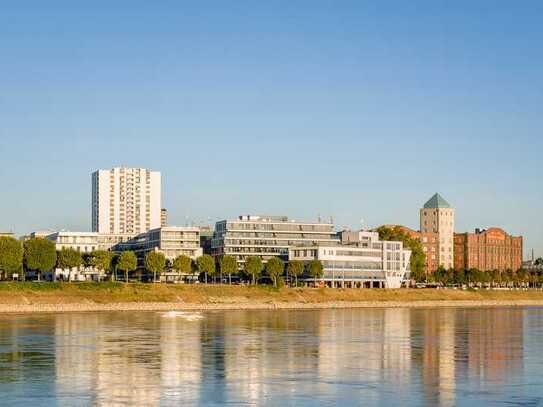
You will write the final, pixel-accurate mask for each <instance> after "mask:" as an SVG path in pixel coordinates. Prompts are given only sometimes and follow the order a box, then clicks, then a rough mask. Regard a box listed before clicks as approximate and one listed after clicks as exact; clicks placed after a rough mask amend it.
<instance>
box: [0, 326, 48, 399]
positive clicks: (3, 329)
mask: <svg viewBox="0 0 543 407" xmlns="http://www.w3.org/2000/svg"><path fill="white" fill-rule="evenodd" d="M48 321H50V317H49V316H38V317H21V316H14V317H6V318H4V319H2V320H1V321H0V383H20V386H21V389H22V391H23V392H24V386H25V383H26V382H30V381H40V380H41V379H42V378H43V379H46V378H48V377H51V375H54V355H52V354H51V352H50V348H51V347H52V345H53V344H54V340H55V338H54V331H53V328H52V326H51V325H50V324H49V323H47V322H48ZM44 322H45V323H44Z"/></svg>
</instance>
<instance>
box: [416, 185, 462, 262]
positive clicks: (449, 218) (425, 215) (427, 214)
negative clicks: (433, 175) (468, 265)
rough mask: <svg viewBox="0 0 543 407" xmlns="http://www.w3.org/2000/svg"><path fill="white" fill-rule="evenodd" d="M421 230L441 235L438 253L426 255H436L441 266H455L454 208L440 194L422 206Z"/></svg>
mask: <svg viewBox="0 0 543 407" xmlns="http://www.w3.org/2000/svg"><path fill="white" fill-rule="evenodd" d="M420 231H421V232H423V233H437V234H438V235H439V245H438V253H426V255H427V256H436V260H438V263H439V265H440V266H443V267H445V268H447V269H449V268H453V267H454V208H453V207H452V206H451V205H450V204H449V203H448V202H447V201H446V200H445V198H443V197H442V196H441V195H440V194H438V193H436V194H434V195H433V196H432V197H431V198H430V199H429V200H428V201H427V202H426V203H425V204H424V206H423V207H422V208H421V210H420Z"/></svg>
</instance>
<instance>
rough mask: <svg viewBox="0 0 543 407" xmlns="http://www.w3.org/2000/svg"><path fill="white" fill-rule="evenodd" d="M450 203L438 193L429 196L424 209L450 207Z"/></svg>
mask: <svg viewBox="0 0 543 407" xmlns="http://www.w3.org/2000/svg"><path fill="white" fill-rule="evenodd" d="M450 207H451V205H450V204H449V203H448V202H447V201H446V200H445V199H444V198H443V197H442V196H441V195H439V194H438V193H436V194H435V195H434V196H433V197H431V198H430V199H429V200H428V202H426V203H425V204H424V208H425V209H434V208H450Z"/></svg>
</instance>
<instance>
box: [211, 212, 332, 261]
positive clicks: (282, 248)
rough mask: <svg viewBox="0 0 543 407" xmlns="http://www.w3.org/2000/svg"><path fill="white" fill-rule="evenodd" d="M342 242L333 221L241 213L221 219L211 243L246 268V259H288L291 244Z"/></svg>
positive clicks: (214, 251)
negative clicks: (229, 218) (309, 220)
mask: <svg viewBox="0 0 543 407" xmlns="http://www.w3.org/2000/svg"><path fill="white" fill-rule="evenodd" d="M338 242H339V238H338V237H337V235H336V234H335V233H334V225H333V224H332V223H321V222H315V223H311V222H297V221H295V220H289V219H288V218H287V217H286V216H252V215H247V216H239V217H238V219H233V220H223V221H219V222H217V223H216V225H215V232H214V234H213V239H212V242H211V250H212V253H213V255H214V256H220V255H230V256H233V257H235V258H236V260H237V262H238V267H239V268H240V270H241V269H243V265H244V263H245V259H246V258H247V257H249V256H258V257H260V258H261V259H262V261H263V262H264V263H266V262H267V261H268V260H269V259H270V258H272V257H281V258H283V259H284V260H286V259H287V258H288V255H289V248H290V247H291V246H300V245H302V246H304V245H305V246H311V245H315V244H324V245H330V244H335V243H338Z"/></svg>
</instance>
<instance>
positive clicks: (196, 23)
mask: <svg viewBox="0 0 543 407" xmlns="http://www.w3.org/2000/svg"><path fill="white" fill-rule="evenodd" d="M82 3H83V2H73V1H54V0H51V1H48V2H43V1H24V0H21V1H5V2H2V4H1V5H0V156H1V165H0V183H1V185H2V189H3V191H4V193H3V194H2V196H1V199H0V229H14V230H15V232H16V233H18V234H22V233H26V232H29V231H31V230H35V229H41V228H55V229H58V228H64V229H71V230H88V229H89V228H90V173H91V171H93V170H95V169H97V168H109V167H112V166H118V165H126V166H142V167H149V168H152V169H156V170H160V171H161V172H162V174H163V203H164V206H165V207H167V208H168V210H169V213H170V215H169V216H170V221H171V223H175V224H184V223H185V222H186V219H190V221H192V222H196V223H206V222H208V221H209V220H211V221H215V220H217V219H219V218H227V217H233V216H237V215H238V214H247V213H264V214H286V215H289V216H291V217H293V218H296V219H306V220H312V219H316V218H317V216H318V215H319V214H320V215H321V216H323V217H326V218H328V217H330V216H333V218H334V221H335V222H336V223H337V225H338V227H341V226H349V227H357V226H359V225H360V219H364V220H365V225H366V226H375V225H379V224H382V223H392V222H394V223H403V224H406V225H408V226H412V227H417V226H418V209H419V207H420V206H421V205H422V204H423V203H424V202H425V201H426V199H428V198H429V197H430V196H431V195H432V194H433V193H434V192H436V191H439V192H440V193H441V194H442V195H443V196H444V197H445V198H446V199H447V200H449V201H450V202H451V204H453V205H454V206H455V207H456V209H457V214H456V219H457V230H458V231H467V230H472V229H473V228H475V227H490V226H500V227H503V228H504V229H506V230H507V231H508V232H510V233H513V234H522V235H524V236H525V244H526V249H530V248H532V247H533V248H535V249H536V254H539V255H543V220H542V219H543V218H542V215H541V208H542V201H543V188H542V187H541V179H542V175H543V170H542V168H543V166H542V164H541V156H542V152H543V137H542V129H543V111H542V110H543V109H542V106H543V52H541V44H542V43H543V25H542V24H541V21H543V3H542V2H540V1H523V2H508V1H477V2H473V1H455V2H440V1H415V2H405V1H398V2H392V1H378V2H377V1H376V2H364V1H281V2H279V1H269V2H254V1H238V2H222V1H217V2H212V1H197V2H196V1H195V2H183V1H161V2H149V1H134V0H132V1H115V2H111V1H93V2H86V4H82ZM113 3H114V4H113Z"/></svg>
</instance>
